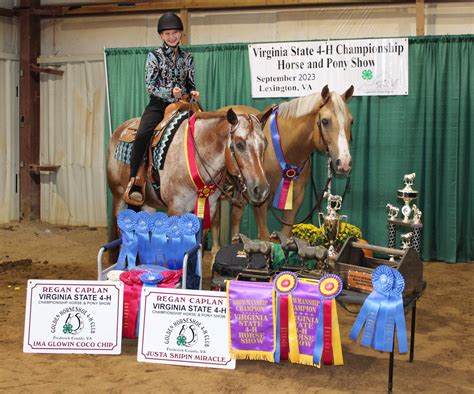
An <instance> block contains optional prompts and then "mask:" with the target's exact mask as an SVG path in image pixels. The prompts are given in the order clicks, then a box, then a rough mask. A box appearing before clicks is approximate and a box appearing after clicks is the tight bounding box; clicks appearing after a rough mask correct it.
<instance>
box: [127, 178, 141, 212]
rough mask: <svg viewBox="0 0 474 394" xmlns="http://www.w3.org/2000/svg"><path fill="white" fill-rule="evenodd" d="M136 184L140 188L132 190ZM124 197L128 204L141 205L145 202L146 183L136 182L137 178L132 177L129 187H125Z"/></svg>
mask: <svg viewBox="0 0 474 394" xmlns="http://www.w3.org/2000/svg"><path fill="white" fill-rule="evenodd" d="M134 186H138V187H139V188H140V190H133V191H131V190H132V188H133V187H134ZM123 199H124V201H125V202H126V203H127V204H128V205H133V206H135V207H141V206H142V205H143V204H144V203H145V184H141V185H140V184H138V183H137V184H136V178H135V177H132V178H130V181H129V182H128V185H127V189H125V193H124V194H123Z"/></svg>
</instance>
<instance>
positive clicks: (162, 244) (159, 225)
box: [150, 212, 168, 266]
mask: <svg viewBox="0 0 474 394" xmlns="http://www.w3.org/2000/svg"><path fill="white" fill-rule="evenodd" d="M151 216H152V219H153V221H152V223H151V224H150V231H151V250H152V253H153V264H158V265H161V266H164V265H165V249H166V247H167V242H168V241H167V238H166V232H167V230H168V215H167V214H166V213H164V212H156V213H154V214H152V215H151Z"/></svg>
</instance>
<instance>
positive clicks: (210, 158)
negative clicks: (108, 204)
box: [107, 109, 269, 239]
mask: <svg viewBox="0 0 474 394" xmlns="http://www.w3.org/2000/svg"><path fill="white" fill-rule="evenodd" d="M177 116H178V117H179V116H180V114H179V113H178V115H177ZM181 116H182V117H183V119H182V123H180V124H179V125H177V126H176V127H175V130H174V131H173V133H172V135H171V134H169V135H168V134H166V133H167V131H165V132H164V135H163V136H162V137H161V140H164V139H166V140H167V141H165V142H168V144H167V145H166V147H163V146H162V145H161V144H158V145H157V146H156V147H154V148H153V150H152V152H150V154H149V157H150V159H149V161H151V162H152V166H151V167H150V170H149V171H148V173H149V175H148V176H147V177H146V199H145V204H144V206H143V207H142V209H144V210H149V211H152V210H156V209H158V208H160V207H166V208H167V211H168V214H169V215H182V214H184V213H187V212H193V211H195V208H196V210H198V211H200V213H201V214H202V216H203V217H204V226H205V227H206V221H207V222H209V221H210V220H212V219H213V218H214V215H215V213H216V204H217V201H218V199H219V196H220V194H221V192H222V191H223V189H222V184H223V182H224V180H225V174H226V171H227V172H228V173H230V174H232V175H233V176H236V177H240V179H242V182H243V183H244V184H245V186H246V189H247V193H248V195H249V198H250V200H251V201H253V202H254V203H261V202H263V201H264V200H265V199H266V198H267V196H268V193H269V185H268V182H267V180H266V177H265V172H264V169H263V155H264V150H265V146H266V144H265V137H264V134H263V132H262V128H261V124H260V120H259V118H258V117H257V116H255V115H249V114H239V115H236V114H235V113H234V112H233V111H232V110H231V109H230V110H229V111H227V113H224V112H198V113H195V114H193V115H192V116H191V117H190V118H189V119H188V115H187V113H186V114H184V115H181ZM136 122H137V119H131V120H128V121H126V122H124V123H122V124H121V125H120V126H119V127H118V128H117V129H116V130H115V131H114V133H113V135H112V137H111V139H110V143H109V151H108V153H109V155H108V163H107V178H108V184H109V188H110V190H111V192H112V195H113V211H112V215H111V228H110V237H111V239H113V238H114V237H117V221H116V217H117V214H118V212H119V211H120V210H121V209H123V208H124V205H125V203H124V201H123V194H124V191H125V189H126V187H127V183H128V181H129V172H130V168H129V162H130V149H131V144H132V142H131V141H129V142H125V141H123V138H121V136H122V135H124V134H126V133H127V131H128V128H129V127H130V125H132V124H135V125H136ZM169 123H170V124H172V123H173V120H172V121H170V122H169ZM168 126H169V125H168ZM169 141H171V142H169ZM160 142H161V141H160ZM158 150H159V152H157V151H158ZM163 152H166V153H165V154H163ZM198 205H199V206H198Z"/></svg>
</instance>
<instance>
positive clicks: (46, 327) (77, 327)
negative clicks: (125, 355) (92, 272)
mask: <svg viewBox="0 0 474 394" xmlns="http://www.w3.org/2000/svg"><path fill="white" fill-rule="evenodd" d="M122 311H123V283H122V282H111V281H91V280H81V281H78V280H29V281H28V293H27V296H26V315H25V334H24V338H23V351H24V352H27V353H88V354H120V352H121V349H122Z"/></svg>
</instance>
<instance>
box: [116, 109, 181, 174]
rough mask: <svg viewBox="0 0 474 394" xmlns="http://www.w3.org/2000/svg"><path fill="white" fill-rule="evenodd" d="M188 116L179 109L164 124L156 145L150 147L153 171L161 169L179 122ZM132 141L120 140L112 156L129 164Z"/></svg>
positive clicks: (179, 124)
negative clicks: (164, 126)
mask: <svg viewBox="0 0 474 394" xmlns="http://www.w3.org/2000/svg"><path fill="white" fill-rule="evenodd" d="M187 117H188V112H187V111H179V112H177V113H176V115H175V116H173V118H172V119H171V120H170V121H169V123H168V124H167V125H166V128H165V130H164V131H163V134H162V136H161V138H160V140H159V142H158V144H157V145H156V146H154V147H153V148H152V157H153V169H154V170H155V171H158V170H162V169H163V165H164V163H165V159H166V153H167V152H168V149H169V146H170V145H171V142H172V141H173V137H174V135H175V134H176V131H177V130H178V129H179V126H181V123H183V121H184V120H185V119H186V118H187ZM132 145H133V140H132V141H123V140H120V141H119V143H118V144H117V146H116V148H115V153H114V157H115V159H116V160H118V161H121V162H122V163H125V164H130V157H131V154H132Z"/></svg>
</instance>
